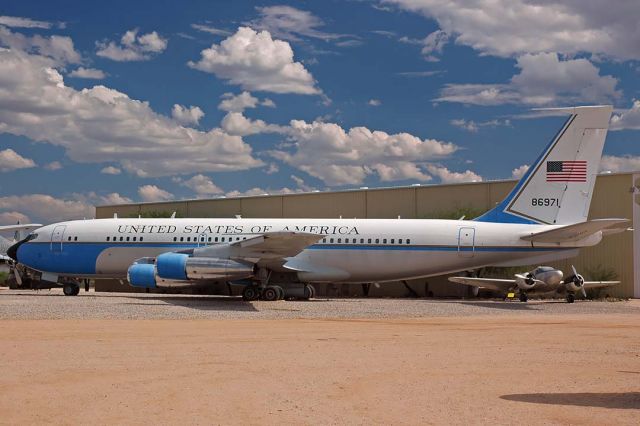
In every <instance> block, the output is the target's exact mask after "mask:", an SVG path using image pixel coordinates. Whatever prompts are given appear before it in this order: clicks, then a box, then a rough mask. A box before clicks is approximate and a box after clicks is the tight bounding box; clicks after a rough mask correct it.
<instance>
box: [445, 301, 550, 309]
mask: <svg viewBox="0 0 640 426" xmlns="http://www.w3.org/2000/svg"><path fill="white" fill-rule="evenodd" d="M448 303H456V304H459V305H465V306H477V307H480V308H488V309H503V310H507V311H539V310H540V307H538V306H536V305H534V304H529V303H522V302H490V301H487V302H470V301H462V300H460V301H450V302H448Z"/></svg>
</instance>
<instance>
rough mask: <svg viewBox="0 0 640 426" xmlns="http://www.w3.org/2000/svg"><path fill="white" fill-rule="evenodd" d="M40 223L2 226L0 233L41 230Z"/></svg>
mask: <svg viewBox="0 0 640 426" xmlns="http://www.w3.org/2000/svg"><path fill="white" fill-rule="evenodd" d="M41 227H42V225H41V224H40V223H24V224H18V225H2V226H0V232H12V231H29V230H31V229H37V228H41Z"/></svg>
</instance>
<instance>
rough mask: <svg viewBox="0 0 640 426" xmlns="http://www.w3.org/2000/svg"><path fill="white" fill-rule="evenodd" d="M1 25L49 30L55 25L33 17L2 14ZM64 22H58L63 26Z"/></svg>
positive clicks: (0, 17)
mask: <svg viewBox="0 0 640 426" xmlns="http://www.w3.org/2000/svg"><path fill="white" fill-rule="evenodd" d="M0 25H5V26H7V27H14V28H40V29H44V30H48V29H50V28H51V27H53V24H52V23H51V22H47V21H37V20H35V19H31V18H23V17H20V16H0ZM61 25H63V24H58V26H61Z"/></svg>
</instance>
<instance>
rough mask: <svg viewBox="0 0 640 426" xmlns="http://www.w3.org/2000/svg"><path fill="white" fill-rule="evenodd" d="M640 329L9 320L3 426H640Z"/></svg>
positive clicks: (531, 323) (573, 319)
mask: <svg viewBox="0 0 640 426" xmlns="http://www.w3.org/2000/svg"><path fill="white" fill-rule="evenodd" d="M639 319H640V316H638V315H591V316H590V315H546V316H543V317H541V316H533V315H527V314H522V315H513V316H500V317H491V316H477V317H465V318H451V317H447V318H425V319H404V320H403V319H360V320H348V319H340V320H327V319H280V320H85V321H82V320H40V321H31V320H4V321H2V322H1V327H0V357H1V358H0V413H1V415H0V423H6V424H31V423H67V424H71V423H73V424H77V423H81V424H87V423H97V424H114V423H127V424H136V423H156V424H158V423H159V424H167V423H172V424H178V423H179V424H229V423H242V424H275V423H287V424H292V423H295V424H301V423H302V424H345V423H346V424H364V423H366V424H371V423H373V424H418V423H420V424H445V423H446V424H469V423H473V424H478V423H498V424H523V423H525V424H531V423H536V424H549V423H551V424H569V423H571V424H638V422H639V421H640V324H639V323H638V320H639Z"/></svg>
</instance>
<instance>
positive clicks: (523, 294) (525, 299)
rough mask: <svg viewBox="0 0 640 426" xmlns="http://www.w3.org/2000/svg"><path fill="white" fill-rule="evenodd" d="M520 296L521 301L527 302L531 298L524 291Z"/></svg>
mask: <svg viewBox="0 0 640 426" xmlns="http://www.w3.org/2000/svg"><path fill="white" fill-rule="evenodd" d="M518 297H519V299H520V301H521V302H526V301H527V300H529V296H527V293H524V292H521V293H520V295H519V296H518Z"/></svg>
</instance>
